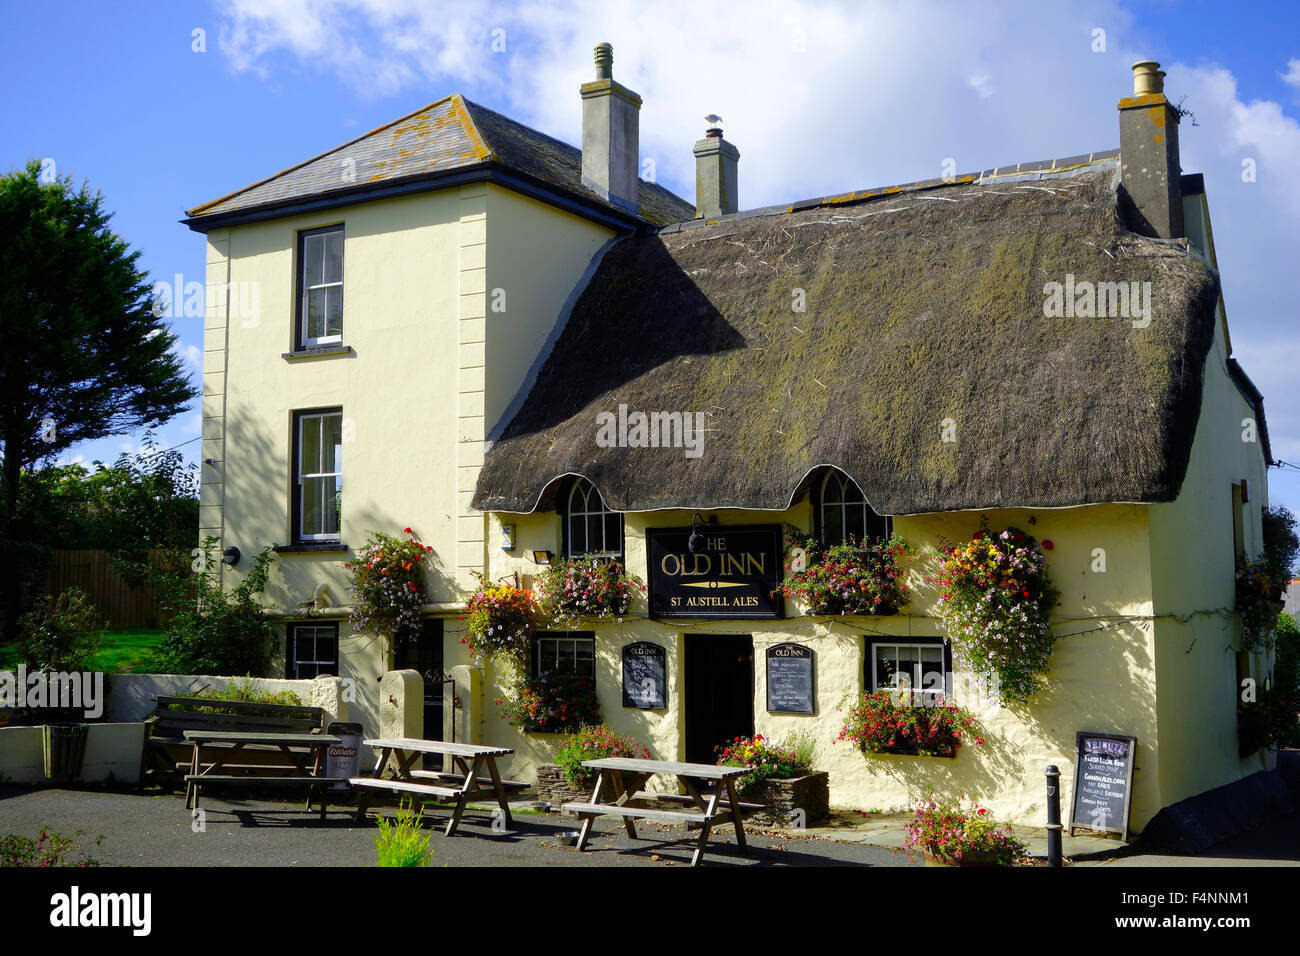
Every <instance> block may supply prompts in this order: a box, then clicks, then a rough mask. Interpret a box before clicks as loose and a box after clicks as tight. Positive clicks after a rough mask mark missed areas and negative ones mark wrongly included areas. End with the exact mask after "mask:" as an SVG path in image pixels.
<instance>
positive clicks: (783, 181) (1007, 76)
mask: <svg viewBox="0 0 1300 956" xmlns="http://www.w3.org/2000/svg"><path fill="white" fill-rule="evenodd" d="M22 9H23V11H24V14H23V17H22V18H21V19H19V18H16V17H13V16H12V15H11V16H10V17H8V18H7V22H6V28H5V30H4V31H3V32H0V81H3V85H4V88H5V89H6V90H7V93H6V97H5V100H4V106H3V122H0V165H3V166H5V167H16V166H20V165H21V164H23V163H24V162H25V161H26V160H28V159H30V158H36V159H46V158H49V159H52V160H53V161H54V163H55V165H56V168H57V171H58V172H59V173H60V174H63V173H67V174H71V175H72V176H73V177H74V178H75V179H76V180H77V181H80V180H81V179H83V178H85V179H88V180H89V181H90V183H91V184H92V185H93V186H95V187H97V188H99V189H100V190H102V191H103V193H104V196H105V199H106V204H107V206H108V208H110V209H113V210H116V216H115V218H114V221H113V222H114V227H115V229H116V230H117V231H118V232H119V233H120V234H121V235H122V236H124V237H125V238H126V239H127V241H128V242H129V243H130V244H131V245H132V246H133V247H134V248H137V249H140V250H142V252H143V255H142V263H143V266H144V267H145V268H146V269H147V270H148V271H149V272H150V274H151V276H152V277H153V279H154V280H155V281H167V282H171V281H173V277H174V276H175V275H177V274H180V275H182V276H184V278H185V281H195V280H198V281H201V280H202V278H203V262H204V243H203V237H202V236H200V235H199V234H197V233H193V232H191V231H189V230H188V229H187V228H185V227H184V226H182V225H180V224H179V223H178V220H179V219H180V218H181V217H182V216H183V214H184V210H185V209H186V208H189V207H192V206H195V205H197V204H199V203H201V202H204V201H207V200H210V199H213V198H215V197H217V196H219V195H222V194H224V193H227V192H229V191H231V190H232V189H236V188H238V187H240V186H243V185H246V184H248V183H250V182H252V181H254V180H257V179H260V178H262V177H264V176H267V175H269V174H271V173H273V172H275V171H277V170H279V169H282V168H284V167H286V166H289V165H292V164H293V163H295V162H298V161H300V160H302V159H305V158H307V157H309V156H311V155H314V154H316V153H319V152H321V151H323V150H325V149H328V148H330V147H332V146H335V145H337V144H339V143H341V142H344V141H345V140H348V139H350V138H352V137H355V136H357V135H359V134H361V133H364V132H366V131H367V130H370V129H373V128H375V127H377V126H380V125H382V124H384V123H386V122H389V121H390V120H392V119H395V118H396V117H398V116H400V115H402V114H404V113H407V112H410V111H411V110H413V109H416V108H418V107H419V106H422V105H424V104H426V103H429V102H431V101H433V100H435V99H438V98H440V97H442V96H444V95H446V94H448V93H451V92H461V93H464V94H465V95H466V96H468V97H469V98H471V99H473V100H476V101H477V102H480V103H483V104H484V105H487V106H490V107H492V108H494V109H497V110H499V111H501V112H504V113H507V114H508V115H511V116H513V117H515V118H516V119H519V120H521V121H523V122H527V123H529V124H531V125H534V126H536V127H537V128H539V129H541V130H543V131H545V132H547V133H550V134H552V135H555V136H558V137H560V138H561V139H564V140H566V141H568V142H574V143H576V142H577V141H578V139H579V122H580V115H581V111H580V101H579V98H578V94H577V87H578V84H579V83H581V82H582V81H583V80H585V79H587V78H588V76H589V74H590V73H591V70H592V67H591V47H592V46H593V45H594V44H595V43H596V42H597V41H600V40H609V41H611V42H613V43H614V48H615V54H614V56H615V66H614V69H615V76H616V78H618V79H619V80H620V81H622V82H624V83H626V84H627V85H629V86H631V87H632V88H633V89H635V90H636V91H637V92H639V93H640V94H641V95H642V96H643V97H644V99H645V105H644V107H643V109H642V119H641V137H642V157H643V159H644V158H650V159H653V160H655V168H656V177H657V178H658V179H659V181H660V182H662V183H663V184H664V185H665V186H667V187H668V188H669V189H672V190H674V191H676V192H677V193H678V194H679V195H682V196H684V197H686V198H688V199H689V198H693V195H692V194H693V189H694V185H693V182H694V167H693V159H692V157H691V154H690V146H691V143H692V142H693V141H694V140H695V139H698V138H699V136H700V134H701V133H702V132H703V128H704V126H705V124H704V122H703V119H702V117H703V116H704V115H705V114H706V113H709V112H717V113H719V114H721V115H722V116H723V117H724V119H725V122H724V124H723V125H724V126H725V128H726V130H727V138H728V139H729V140H731V141H733V142H734V143H736V145H737V146H738V147H739V148H740V151H741V163H740V192H741V205H742V206H744V207H753V206H760V205H765V204H769V203H775V202H781V201H789V200H792V199H797V198H803V197H810V196H818V195H824V194H827V193H833V192H841V191H845V190H849V189H856V188H865V187H869V186H876V185H885V184H889V183H895V182H903V181H908V180H915V179H921V178H929V177H932V176H937V175H940V169H941V165H942V164H943V163H944V161H945V160H947V159H953V160H954V162H955V165H956V168H957V170H958V171H959V172H965V171H969V170H977V169H981V168H985V167H989V166H995V165H1000V164H1005V163H1009V162H1015V161H1021V160H1036V159H1046V158H1050V157H1053V156H1067V155H1073V154H1077V153H1082V152H1088V151H1091V150H1098V149H1106V148H1111V147H1114V146H1117V145H1118V139H1119V134H1118V121H1117V117H1116V114H1115V103H1116V101H1117V100H1118V99H1119V98H1120V97H1121V96H1123V95H1126V93H1127V92H1128V90H1129V89H1130V78H1129V69H1128V67H1129V64H1130V63H1132V62H1133V61H1134V60H1137V59H1142V58H1147V57H1150V58H1153V59H1157V60H1160V61H1161V63H1162V65H1163V68H1164V69H1166V70H1167V71H1168V73H1169V77H1168V79H1167V81H1166V84H1167V86H1166V89H1167V92H1168V93H1169V94H1170V96H1171V98H1172V99H1173V100H1174V101H1175V102H1178V101H1179V100H1182V99H1183V98H1184V97H1185V98H1186V99H1185V100H1184V106H1185V107H1187V108H1188V109H1190V110H1191V111H1192V112H1193V113H1194V114H1195V116H1196V122H1197V125H1196V126H1195V127H1192V126H1190V125H1189V124H1188V123H1186V122H1185V123H1184V124H1183V129H1182V158H1183V168H1184V170H1185V171H1187V172H1203V173H1204V174H1205V176H1206V184H1207V191H1208V194H1209V201H1210V209H1211V215H1212V218H1213V223H1214V229H1215V239H1216V244H1217V248H1218V253H1219V260H1220V267H1221V270H1222V275H1223V286H1224V299H1225V303H1226V306H1227V310H1228V320H1229V325H1230V328H1231V331H1232V339H1233V345H1234V350H1235V354H1236V355H1237V357H1238V358H1239V359H1240V360H1241V362H1242V363H1243V365H1244V367H1245V368H1246V370H1247V371H1248V373H1249V374H1250V375H1251V376H1252V377H1253V378H1254V380H1255V382H1256V384H1257V385H1259V387H1260V389H1261V390H1262V391H1263V393H1264V396H1265V405H1266V410H1267V412H1268V416H1269V425H1270V430H1271V434H1272V439H1273V451H1274V455H1275V457H1279V458H1282V459H1284V460H1286V461H1291V462H1297V463H1300V424H1297V419H1298V418H1300V389H1297V387H1296V385H1295V378H1296V368H1297V366H1300V322H1298V321H1297V305H1296V296H1295V293H1294V286H1293V284H1292V276H1293V275H1294V273H1295V265H1296V258H1297V249H1300V226H1297V223H1300V190H1297V189H1295V188H1294V183H1293V177H1294V175H1295V173H1296V169H1297V163H1300V4H1295V3H1251V4H1231V3H1208V2H1199V3H1174V2H1167V3H1157V2H1149V3H1121V2H1074V3H1070V4H1059V5H1056V4H1046V5H1045V4H1041V3H1034V4H1031V3H988V4H981V5H971V4H961V5H958V4H946V3H926V2H913V3H882V4H868V3H851V4H849V3H846V4H834V3H804V2H797V0H788V2H757V3H753V4H746V5H740V4H734V3H720V4H711V3H708V2H702V0H666V2H664V3H659V4H645V3H639V2H621V0H604V2H596V0H577V2H574V3H572V4H568V5H566V4H561V3H556V4H545V5H543V4H539V3H537V2H522V3H512V4H494V3H475V4H467V3H466V4H429V3H424V2H419V0H316V2H313V3H310V4H309V3H303V2H298V0H228V2H227V0H223V2H213V3H200V2H192V3H187V2H156V3H132V4H122V5H116V4H103V3H91V2H85V3H79V2H67V0H47V2H43V3H41V4H39V5H28V6H24V7H23V8H22ZM976 11H978V12H976ZM195 31H202V34H201V35H198V37H199V38H198V39H196V34H195ZM1097 31H1103V32H1102V33H1100V34H1098V32H1097ZM1099 38H1100V40H1101V41H1102V42H1101V44H1100V45H1101V47H1102V48H1101V49H1098V45H1099ZM494 41H495V43H494ZM200 45H201V46H202V47H203V50H202V51H201V52H200V51H196V50H195V49H194V48H195V47H196V46H200ZM494 46H495V47H496V48H495V49H494ZM502 46H504V49H501V47H502ZM1246 159H1250V160H1252V162H1253V164H1254V166H1255V168H1256V170H1257V176H1256V179H1255V180H1254V181H1253V182H1243V180H1242V177H1241V169H1242V162H1243V160H1246ZM201 321H202V320H201V319H198V318H190V319H185V318H180V319H175V320H173V322H172V324H173V328H174V330H175V331H176V332H177V334H178V335H179V337H180V349H181V351H182V353H183V354H184V355H185V356H186V358H187V361H188V362H189V363H190V364H189V367H190V369H191V371H192V373H193V375H194V380H195V382H196V383H197V381H198V374H199V370H200V366H201V353H200V349H201V347H202V327H201ZM198 433H199V416H198V410H197V407H196V408H195V409H194V410H193V411H192V412H190V413H188V414H185V415H182V416H181V417H179V418H177V419H175V420H174V421H173V422H171V423H169V424H168V425H167V426H165V427H164V428H162V429H161V430H160V433H159V437H160V440H161V442H162V444H163V445H164V447H166V446H171V445H179V444H181V443H183V442H191V440H192V439H194V438H196V437H197V436H198ZM139 437H140V436H139V435H128V436H120V437H117V438H112V439H104V440H102V441H98V442H94V443H89V444H87V445H85V446H82V447H78V448H74V449H72V450H71V451H70V452H68V453H66V454H65V456H64V458H65V459H78V458H80V459H82V460H86V461H90V460H93V459H96V458H99V459H103V460H111V459H113V458H115V457H116V455H117V454H118V452H119V451H121V450H122V449H123V448H134V447H136V445H137V443H138V440H139ZM184 450H185V451H187V452H189V453H190V456H191V457H192V458H194V457H197V452H198V443H197V442H196V441H194V442H191V443H190V444H187V445H185V446H184ZM1270 497H1271V499H1272V501H1273V502H1274V503H1282V504H1285V505H1287V506H1288V507H1290V508H1291V509H1292V510H1295V511H1297V512H1300V471H1297V470H1281V471H1279V470H1272V471H1270Z"/></svg>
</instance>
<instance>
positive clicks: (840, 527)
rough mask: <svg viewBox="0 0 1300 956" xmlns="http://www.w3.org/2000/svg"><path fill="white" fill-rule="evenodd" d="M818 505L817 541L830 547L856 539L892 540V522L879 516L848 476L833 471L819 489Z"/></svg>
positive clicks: (827, 475) (816, 512)
mask: <svg viewBox="0 0 1300 956" xmlns="http://www.w3.org/2000/svg"><path fill="white" fill-rule="evenodd" d="M814 487H815V488H816V489H817V491H818V494H817V501H816V502H815V508H814V512H815V517H816V520H817V537H818V538H820V539H821V540H822V541H823V542H825V543H826V544H839V543H840V542H841V541H848V540H850V539H852V540H853V541H857V542H859V543H861V542H865V541H878V540H881V539H883V538H887V537H889V532H890V530H891V529H890V522H889V518H888V517H885V516H882V515H878V514H876V512H875V511H874V510H872V507H871V505H869V504H867V499H866V497H865V496H864V495H863V494H862V489H861V488H859V487H858V483H857V482H856V481H854V480H853V479H852V478H850V477H849V476H848V475H846V474H844V472H842V471H839V470H838V469H835V468H831V469H830V470H828V471H827V472H826V475H825V477H824V478H822V480H821V482H820V483H819V484H818V485H815V486H814Z"/></svg>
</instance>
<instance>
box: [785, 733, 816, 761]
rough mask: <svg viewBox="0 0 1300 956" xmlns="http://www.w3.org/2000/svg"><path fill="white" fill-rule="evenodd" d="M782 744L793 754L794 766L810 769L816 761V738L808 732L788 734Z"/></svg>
mask: <svg viewBox="0 0 1300 956" xmlns="http://www.w3.org/2000/svg"><path fill="white" fill-rule="evenodd" d="M783 742H784V744H785V745H786V746H787V747H789V748H790V750H791V751H792V752H793V753H794V762H795V765H796V766H799V767H807V768H808V769H809V770H811V769H812V767H813V764H814V762H815V761H816V760H817V738H816V737H814V736H813V735H812V734H811V733H810V732H809V731H806V730H803V731H799V732H798V733H794V734H788V735H787V736H786V738H785V740H784V741H783Z"/></svg>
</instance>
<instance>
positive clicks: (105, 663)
mask: <svg viewBox="0 0 1300 956" xmlns="http://www.w3.org/2000/svg"><path fill="white" fill-rule="evenodd" d="M162 635H163V632H162V629H161V628H149V627H115V628H110V629H108V630H105V631H97V632H96V636H97V637H98V638H99V653H98V654H96V655H95V657H94V659H93V662H92V664H91V669H92V670H97V671H104V672H105V673H108V674H125V673H132V672H134V673H141V674H147V673H149V672H150V671H151V669H152V668H153V666H154V660H155V656H154V655H155V652H156V651H157V648H158V644H159V642H160V641H161V640H162ZM17 666H18V654H17V652H16V651H15V650H14V648H13V646H12V645H6V646H4V647H0V670H12V669H14V668H15V667H17Z"/></svg>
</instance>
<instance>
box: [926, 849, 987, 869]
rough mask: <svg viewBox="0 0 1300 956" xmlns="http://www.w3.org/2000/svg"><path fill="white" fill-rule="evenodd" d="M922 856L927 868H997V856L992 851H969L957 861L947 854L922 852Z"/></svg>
mask: <svg viewBox="0 0 1300 956" xmlns="http://www.w3.org/2000/svg"><path fill="white" fill-rule="evenodd" d="M921 856H922V857H923V858H924V859H925V865H926V866H983V867H988V866H997V865H998V860H997V856H996V855H995V854H994V853H993V852H992V851H990V850H969V851H967V852H966V853H963V854H962V855H961V859H960V860H959V859H957V858H956V857H954V856H951V855H949V854H947V853H931V852H930V851H929V850H922V851H921Z"/></svg>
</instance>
